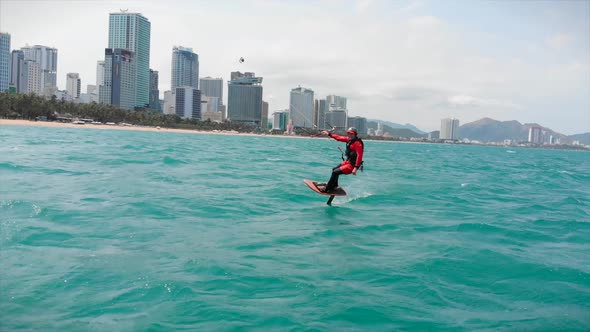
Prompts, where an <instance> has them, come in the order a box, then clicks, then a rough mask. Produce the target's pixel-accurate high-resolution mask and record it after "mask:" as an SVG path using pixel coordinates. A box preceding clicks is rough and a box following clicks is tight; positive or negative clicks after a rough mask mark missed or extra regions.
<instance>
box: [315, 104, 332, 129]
mask: <svg viewBox="0 0 590 332" xmlns="http://www.w3.org/2000/svg"><path fill="white" fill-rule="evenodd" d="M317 102H318V103H317V109H316V114H315V117H314V124H315V125H316V126H317V127H316V128H317V129H330V128H329V127H330V126H329V125H326V113H327V112H328V111H329V107H328V101H327V100H326V99H320V100H317Z"/></svg>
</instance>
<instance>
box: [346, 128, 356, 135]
mask: <svg viewBox="0 0 590 332" xmlns="http://www.w3.org/2000/svg"><path fill="white" fill-rule="evenodd" d="M346 133H348V134H355V135H357V134H358V131H357V130H356V128H355V127H350V128H348V130H347V131H346Z"/></svg>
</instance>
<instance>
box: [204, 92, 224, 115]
mask: <svg viewBox="0 0 590 332" xmlns="http://www.w3.org/2000/svg"><path fill="white" fill-rule="evenodd" d="M203 103H205V104H206V106H207V108H206V109H205V108H203V107H201V112H205V111H207V112H211V113H220V112H221V111H220V109H219V98H217V97H209V96H205V95H203V92H202V91H201V105H203Z"/></svg>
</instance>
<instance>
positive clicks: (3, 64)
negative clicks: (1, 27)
mask: <svg viewBox="0 0 590 332" xmlns="http://www.w3.org/2000/svg"><path fill="white" fill-rule="evenodd" d="M9 83H10V35H9V34H7V33H2V32H0V92H3V91H8V84H9Z"/></svg>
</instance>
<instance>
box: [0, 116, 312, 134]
mask: <svg viewBox="0 0 590 332" xmlns="http://www.w3.org/2000/svg"><path fill="white" fill-rule="evenodd" d="M4 125H6V126H36V127H54V128H76V129H80V128H82V129H83V128H88V129H113V130H139V131H155V132H169V133H183V134H218V135H241V136H265V135H260V134H251V133H238V132H235V131H222V130H220V131H204V130H192V129H174V128H162V127H149V126H136V125H132V126H121V125H106V124H90V123H87V124H74V123H63V122H49V121H29V120H8V119H0V126H4ZM268 136H270V135H268ZM274 136H277V137H298V136H281V135H274ZM298 138H301V137H298Z"/></svg>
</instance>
